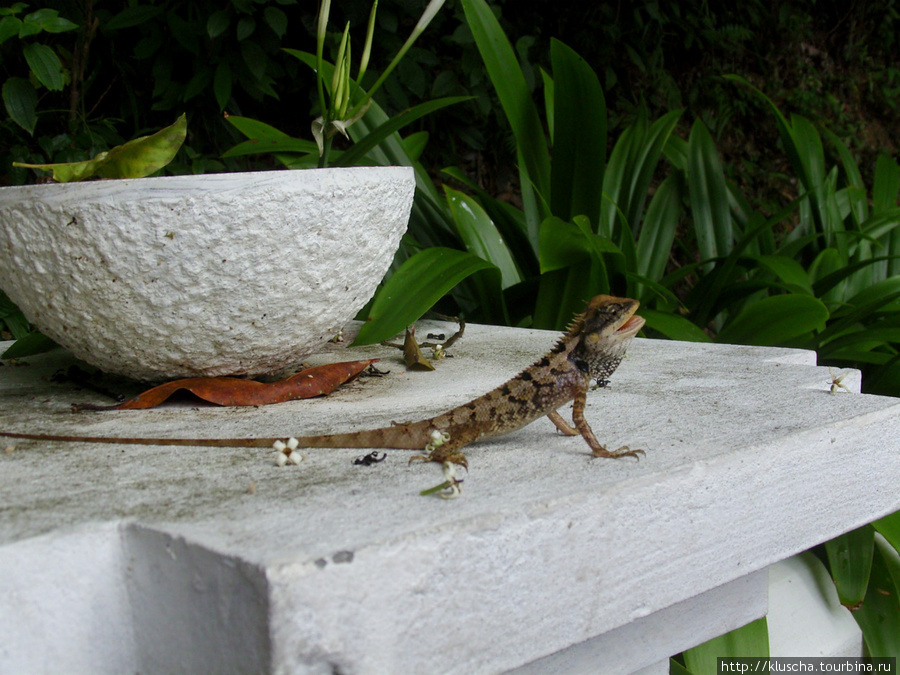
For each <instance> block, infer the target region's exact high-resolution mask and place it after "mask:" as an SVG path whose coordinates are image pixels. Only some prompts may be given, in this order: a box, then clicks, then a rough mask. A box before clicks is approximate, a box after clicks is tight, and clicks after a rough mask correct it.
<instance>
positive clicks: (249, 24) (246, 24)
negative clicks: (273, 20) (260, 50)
mask: <svg viewBox="0 0 900 675" xmlns="http://www.w3.org/2000/svg"><path fill="white" fill-rule="evenodd" d="M255 30H256V20H255V19H254V18H253V17H250V16H242V17H241V18H240V19H239V20H238V24H237V39H238V42H242V41H244V40H246V39H247V38H248V37H250V36H251V35H253V31H255Z"/></svg>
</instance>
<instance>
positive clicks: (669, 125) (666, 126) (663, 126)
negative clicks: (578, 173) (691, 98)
mask: <svg viewBox="0 0 900 675" xmlns="http://www.w3.org/2000/svg"><path fill="white" fill-rule="evenodd" d="M681 113H682V111H680V110H673V111H672V112H670V113H667V114H665V115H663V116H662V117H660V118H659V119H658V120H656V121H655V122H654V123H653V124H651V125H649V126H648V124H647V122H646V119H644V118H643V117H639V118H638V119H637V120H636V121H635V122H634V123H633V124H632V125H630V126H629V127H628V128H626V129H625V131H624V132H622V135H621V136H620V137H619V140H618V141H617V142H616V145H615V146H614V147H613V152H612V154H611V155H610V158H609V163H608V164H607V167H606V173H605V174H604V176H603V195H604V199H605V201H604V203H603V207H602V209H601V222H600V228H599V231H600V233H601V234H606V235H608V236H610V237H612V239H613V241H617V242H618V241H619V239H620V236H621V228H619V227H618V226H617V224H616V220H617V217H622V216H621V215H619V214H624V219H625V222H626V223H628V226H629V227H630V228H631V230H632V232H639V231H640V224H641V221H642V215H643V210H644V204H645V202H646V200H647V194H648V189H649V187H650V183H651V182H652V180H653V175H654V173H655V172H656V167H657V164H658V163H659V159H660V156H661V155H662V150H663V148H664V147H665V146H666V144H667V143H668V140H669V137H670V136H671V134H672V131H673V130H674V129H675V125H676V124H678V120H679V118H680V117H681Z"/></svg>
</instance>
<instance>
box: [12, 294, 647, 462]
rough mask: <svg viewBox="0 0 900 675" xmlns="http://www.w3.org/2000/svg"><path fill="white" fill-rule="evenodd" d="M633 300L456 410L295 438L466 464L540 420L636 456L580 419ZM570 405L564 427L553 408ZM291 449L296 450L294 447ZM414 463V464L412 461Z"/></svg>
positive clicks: (599, 306) (598, 309) (202, 442)
mask: <svg viewBox="0 0 900 675" xmlns="http://www.w3.org/2000/svg"><path fill="white" fill-rule="evenodd" d="M638 305H639V303H638V301H637V300H631V299H628V298H615V297H611V296H608V295H598V296H597V297H595V298H594V299H593V300H591V301H590V302H589V303H588V306H587V309H586V310H585V311H584V312H583V313H582V314H579V315H577V316H576V317H575V318H574V319H573V321H572V323H571V325H570V326H569V329H568V331H567V332H566V333H565V334H564V335H563V336H562V338H560V340H559V342H557V343H556V346H555V347H553V349H551V350H550V351H549V352H548V353H547V354H546V355H545V356H544V357H542V358H541V359H540V360H539V361H537V362H536V363H534V364H533V365H531V366H529V367H528V368H526V369H525V370H523V371H522V372H521V373H519V374H518V375H516V376H515V377H514V378H512V379H511V380H509V381H508V382H506V383H505V384H502V385H500V386H499V387H497V388H496V389H494V390H492V391H489V392H488V393H486V394H484V395H482V396H479V397H478V398H476V399H474V400H472V401H470V402H469V403H465V404H463V405H461V406H458V407H456V408H454V409H453V410H450V411H449V412H445V413H443V414H441V415H437V416H436V417H432V418H429V419H426V420H421V421H419V422H410V423H406V424H395V425H393V426H389V427H384V428H381V429H370V430H364V431H354V432H349V433H342V434H330V435H324V436H303V437H297V439H296V440H297V441H298V442H299V447H306V448H400V449H418V450H421V449H423V448H425V449H426V450H430V452H429V454H428V455H427V456H420V455H417V456H416V457H414V458H413V459H421V460H426V461H430V462H440V463H446V462H452V463H454V464H459V465H462V466H467V462H466V458H465V455H463V454H462V452H460V449H461V448H462V447H464V446H466V445H468V444H469V443H474V442H476V441H479V440H481V439H484V438H490V437H491V436H498V435H501V434H505V433H508V432H511V431H515V430H516V429H520V428H521V427H524V426H525V425H526V424H529V423H531V422H533V421H534V420H536V419H538V418H539V417H543V416H544V415H546V416H547V417H549V418H550V420H551V421H552V422H553V423H554V424H555V425H556V426H557V428H558V429H559V430H560V431H561V432H562V433H564V434H566V435H567V436H575V435H577V434H581V436H582V437H583V438H584V440H585V441H586V442H587V444H588V446H590V448H591V453H592V455H593V456H594V457H624V456H631V457H637V456H638V454H639V453H641V454H643V451H641V450H629V449H628V448H627V447H622V448H619V449H618V450H615V451H610V450H607V449H606V448H605V447H604V446H603V445H602V444H601V443H600V441H598V440H597V438H596V437H595V436H594V433H593V431H592V430H591V427H590V425H589V424H588V423H587V420H585V418H584V405H585V398H586V395H587V391H588V387H589V385H590V382H591V380H596V382H597V384H598V386H601V387H604V386H606V385H607V384H608V381H609V380H608V378H609V376H610V375H612V373H613V371H615V369H616V368H617V367H618V365H619V363H620V362H621V361H622V359H623V358H624V356H625V350H626V348H627V347H628V344H629V343H630V342H631V339H632V338H633V337H634V336H635V335H636V334H637V332H638V331H639V330H640V329H641V327H642V326H643V325H644V319H642V318H641V317H639V316H637V315H636V314H635V311H636V310H637V308H638ZM569 401H572V402H573V407H572V421H573V422H574V424H575V426H574V428H573V427H571V426H569V424H567V423H566V422H565V421H564V420H563V418H562V417H561V416H560V414H559V413H558V412H557V409H558V408H560V407H561V406H563V405H565V404H566V403H568V402H569ZM0 436H5V437H7V438H23V439H31V440H41V441H73V442H81V443H117V444H128V445H193V446H206V447H210V446H212V447H271V446H272V445H273V444H275V443H276V442H278V441H279V440H280V439H277V438H110V437H94V436H57V435H49V434H25V433H14V432H0ZM292 445H297V444H293V443H292ZM410 461H412V460H410Z"/></svg>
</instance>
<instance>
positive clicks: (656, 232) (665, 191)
mask: <svg viewBox="0 0 900 675" xmlns="http://www.w3.org/2000/svg"><path fill="white" fill-rule="evenodd" d="M681 212H682V207H681V185H680V177H679V175H678V174H672V175H670V176H668V177H667V178H666V179H665V180H664V181H663V182H662V183H661V184H660V186H659V187H658V188H657V189H656V193H655V194H654V195H653V198H652V199H651V200H650V204H649V205H648V206H647V213H646V214H645V215H644V222H643V224H642V225H641V230H640V232H639V234H638V238H637V264H638V271H639V273H640V274H643V275H644V276H646V277H647V278H649V279H652V280H654V281H658V280H659V279H661V278H662V277H663V274H665V271H666V264H667V263H668V261H669V256H670V255H671V254H672V244H673V243H674V241H675V235H676V233H677V230H678V223H679V221H680V220H681Z"/></svg>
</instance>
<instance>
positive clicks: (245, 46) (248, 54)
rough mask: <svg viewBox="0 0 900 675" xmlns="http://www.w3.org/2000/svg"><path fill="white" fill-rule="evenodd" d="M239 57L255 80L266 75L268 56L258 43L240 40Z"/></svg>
mask: <svg viewBox="0 0 900 675" xmlns="http://www.w3.org/2000/svg"><path fill="white" fill-rule="evenodd" d="M241 58H242V59H243V60H244V64H245V65H246V66H247V68H248V69H249V70H250V73H251V74H252V75H253V77H255V78H256V79H257V80H261V79H263V78H264V77H265V76H266V66H267V65H268V61H269V58H268V57H267V56H266V53H265V51H263V48H262V47H260V46H259V45H258V44H256V43H255V42H250V41H246V42H242V43H241Z"/></svg>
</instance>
